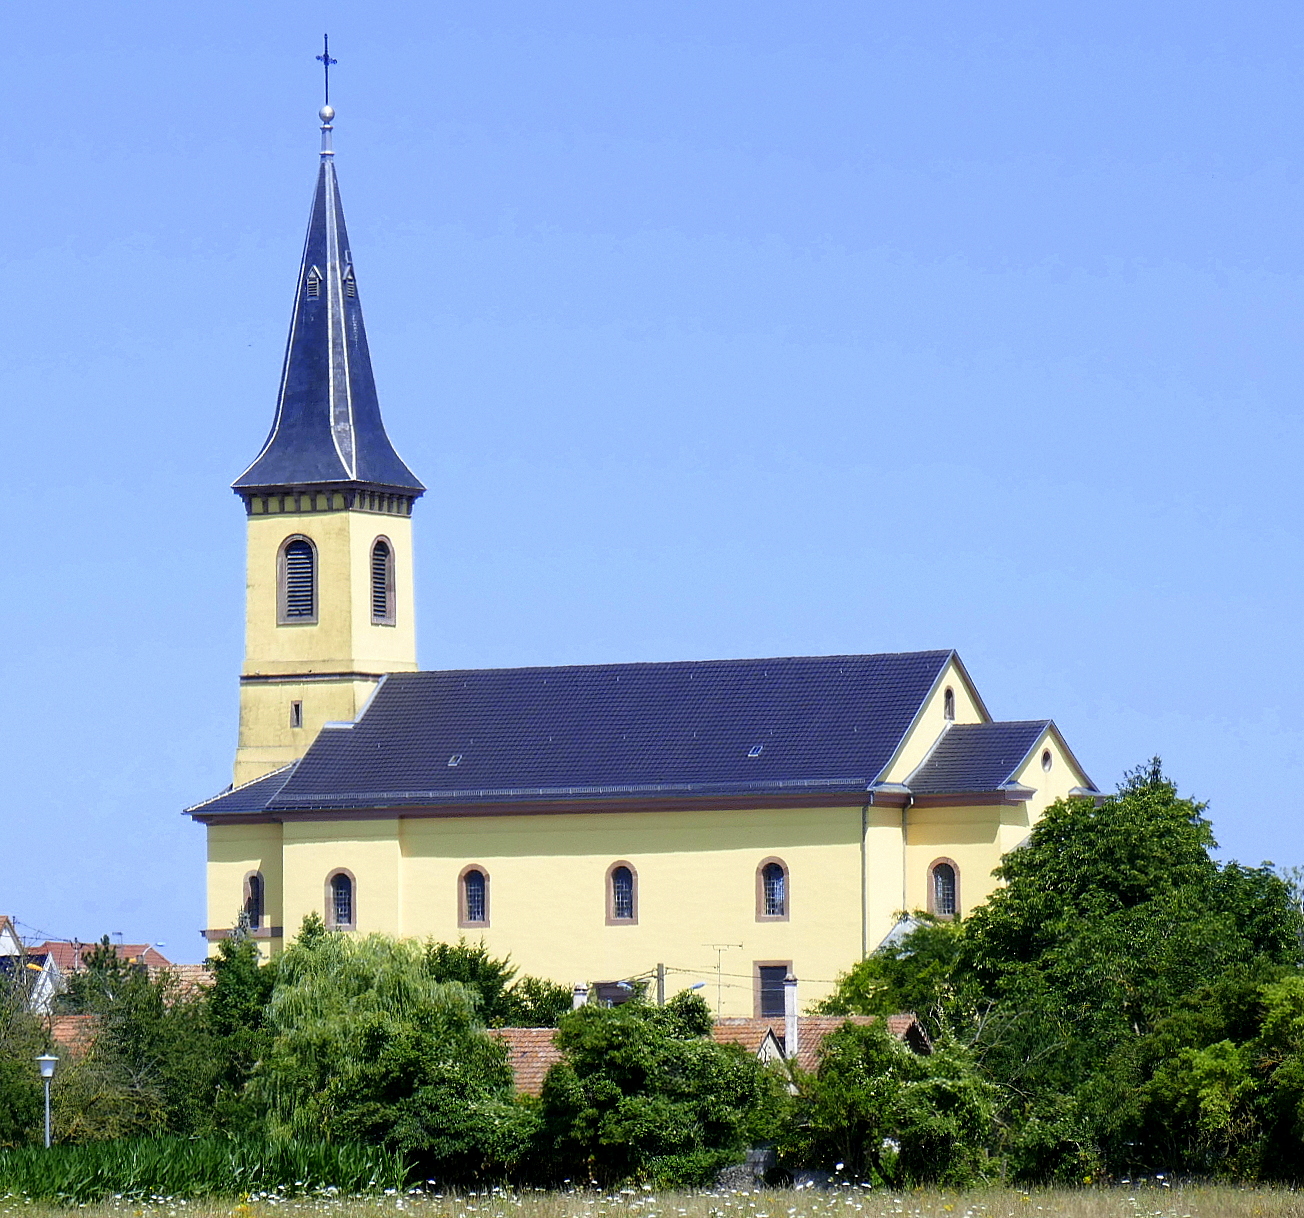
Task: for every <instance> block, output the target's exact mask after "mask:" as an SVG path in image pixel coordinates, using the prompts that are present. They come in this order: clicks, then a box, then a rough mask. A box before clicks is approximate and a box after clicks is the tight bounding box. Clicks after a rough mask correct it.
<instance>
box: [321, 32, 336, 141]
mask: <svg viewBox="0 0 1304 1218" xmlns="http://www.w3.org/2000/svg"><path fill="white" fill-rule="evenodd" d="M317 59H318V60H319V61H320V63H321V72H322V76H323V78H324V79H323V89H324V92H325V99H326V101H325V105H323V106H322V108H321V109H320V110H318V111H317V117H318V118H320V119H321V154H322V157H323V158H325V157H328V156H329V157H333V156H334V155H335V151H334V149H333V148H332V147H331V119H333V118H334V117H335V111H334V110H332V109H331V68H332V67H333V66H334V65H335V64H337V63H339V60H338V59H332V58H331V43H330V35H329V34H323V35H322V36H321V54H320V55H318V56H317Z"/></svg>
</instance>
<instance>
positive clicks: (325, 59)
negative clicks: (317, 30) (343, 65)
mask: <svg viewBox="0 0 1304 1218" xmlns="http://www.w3.org/2000/svg"><path fill="white" fill-rule="evenodd" d="M317 59H318V61H319V62H320V63H321V70H322V76H323V77H324V78H325V80H324V84H325V90H326V97H325V104H326V105H328V106H329V105H330V104H331V68H332V67H333V66H334V65H335V64H337V63H339V60H338V59H332V58H331V44H330V35H329V34H323V35H322V36H321V54H320V55H318V56H317Z"/></svg>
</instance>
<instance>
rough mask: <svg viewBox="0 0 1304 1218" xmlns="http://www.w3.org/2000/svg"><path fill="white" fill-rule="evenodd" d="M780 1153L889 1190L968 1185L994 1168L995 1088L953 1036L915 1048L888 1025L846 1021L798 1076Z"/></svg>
mask: <svg viewBox="0 0 1304 1218" xmlns="http://www.w3.org/2000/svg"><path fill="white" fill-rule="evenodd" d="M796 1077H797V1094H796V1096H795V1098H794V1100H793V1101H792V1109H791V1117H790V1122H789V1128H788V1133H787V1135H786V1138H785V1139H784V1142H783V1146H782V1150H783V1156H784V1158H785V1160H786V1161H788V1162H789V1163H795V1164H799V1165H802V1166H806V1167H819V1168H822V1169H824V1170H826V1171H837V1172H844V1173H845V1174H846V1176H847V1177H848V1178H850V1179H852V1180H862V1181H870V1182H873V1183H878V1184H884V1185H887V1186H888V1187H889V1188H905V1187H909V1186H916V1185H926V1184H942V1185H948V1186H960V1185H966V1184H972V1183H974V1182H976V1181H978V1180H981V1179H982V1178H984V1176H986V1175H987V1174H988V1173H989V1172H990V1171H991V1168H990V1166H989V1161H988V1146H989V1144H990V1142H991V1141H992V1135H993V1120H994V1115H995V1098H996V1089H995V1087H993V1086H992V1084H991V1083H990V1082H988V1081H987V1080H985V1079H984V1078H983V1077H982V1076H981V1075H980V1073H979V1072H978V1070H977V1068H976V1067H975V1064H974V1061H973V1059H972V1056H971V1054H970V1053H969V1051H968V1050H966V1049H964V1048H962V1047H961V1046H959V1045H956V1044H947V1045H944V1046H942V1047H939V1048H936V1049H935V1050H934V1052H933V1053H932V1054H931V1055H928V1056H919V1055H917V1054H915V1053H913V1052H912V1051H911V1050H910V1049H909V1048H907V1047H906V1046H905V1045H903V1044H902V1043H901V1042H900V1041H898V1040H897V1039H896V1038H895V1037H894V1036H892V1035H891V1033H889V1032H888V1030H887V1027H886V1024H885V1023H884V1022H882V1021H876V1022H874V1023H872V1024H852V1023H847V1024H844V1025H843V1026H842V1027H841V1028H839V1029H838V1030H837V1031H835V1032H833V1033H832V1034H831V1035H830V1036H828V1037H826V1038H825V1041H824V1043H823V1045H822V1046H821V1047H820V1060H819V1065H818V1067H817V1068H816V1071H815V1073H814V1074H809V1075H807V1074H802V1073H800V1072H798V1074H797V1076H796Z"/></svg>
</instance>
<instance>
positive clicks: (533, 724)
mask: <svg viewBox="0 0 1304 1218" xmlns="http://www.w3.org/2000/svg"><path fill="white" fill-rule="evenodd" d="M953 655H954V653H953V652H950V651H921V652H906V653H901V654H894V655H869V656H806V657H789V658H782V659H767V660H706V661H690V662H680V663H667V664H595V665H585V666H576V667H566V668H495V669H477V670H469V671H453V672H418V673H395V674H391V675H389V676H388V677H386V678H385V679H384V681H383V682H382V684H381V685H380V687H379V689H378V690H377V692H376V694H375V696H374V697H373V698H372V700H371V702H370V704H369V705H368V707H367V709H366V711H365V712H364V713H363V714H362V716H361V717H360V718H359V719H358V721H357V722H356V723H355V724H352V725H341V726H337V727H330V728H326V729H324V730H323V731H322V732H321V733H320V735H318V737H317V739H316V740H315V741H314V742H313V745H312V747H311V748H310V749H309V750H308V752H307V754H306V755H305V756H304V757H303V758H302V760H300V761H299V762H298V763H297V764H296V765H295V766H293V767H287V768H286V769H285V770H281V771H278V772H277V773H276V774H273V775H268V776H267V777H265V778H262V779H259V780H258V781H257V782H254V783H249V784H247V785H245V786H243V787H240V788H237V789H236V790H234V791H230V792H227V793H226V794H224V795H220V796H218V797H216V798H215V799H211V800H209V801H207V802H206V803H203V804H200V805H197V806H196V807H195V808H193V809H190V811H192V812H195V813H196V814H198V815H200V816H204V815H207V814H216V813H226V812H228V811H229V812H256V811H266V812H278V811H293V810H309V809H330V808H341V809H345V808H389V807H393V808H402V807H416V806H430V805H436V806H437V805H439V804H454V803H456V804H468V803H476V804H486V803H490V804H492V803H498V804H504V803H506V804H510V803H513V802H521V801H526V800H541V799H542V800H546V799H558V800H562V799H564V800H567V801H578V800H584V799H594V798H608V799H610V798H621V797H625V798H638V797H656V796H684V795H688V796H693V795H697V796H703V797H706V796H711V795H748V794H761V793H771V794H773V793H790V794H804V793H812V794H814V793H837V792H842V791H846V792H848V793H851V792H856V791H864V790H865V788H866V787H867V786H869V785H870V784H871V783H873V782H874V781H875V780H876V779H877V778H878V777H879V775H880V773H881V772H882V771H883V769H884V767H885V766H886V765H887V764H888V762H889V761H890V760H891V758H892V755H893V753H894V752H895V750H896V748H897V747H898V745H899V744H900V743H901V741H902V739H903V738H904V736H905V735H906V732H907V730H908V729H909V727H910V725H911V723H912V722H913V721H914V718H915V716H916V714H917V713H918V712H919V710H920V708H921V707H922V705H923V703H924V701H925V699H926V698H927V696H928V694H929V692H930V691H931V690H932V689H933V687H934V685H935V684H936V682H937V680H938V679H939V677H940V676H941V674H942V672H943V670H944V669H945V667H946V665H947V663H948V662H949V661H950V659H951V658H952V656H953Z"/></svg>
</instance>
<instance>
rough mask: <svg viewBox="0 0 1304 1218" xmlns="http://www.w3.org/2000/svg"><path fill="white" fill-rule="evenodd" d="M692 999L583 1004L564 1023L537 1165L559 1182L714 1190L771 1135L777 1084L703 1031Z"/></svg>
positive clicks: (705, 1026)
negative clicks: (721, 1175) (638, 1182)
mask: <svg viewBox="0 0 1304 1218" xmlns="http://www.w3.org/2000/svg"><path fill="white" fill-rule="evenodd" d="M710 1028H711V1015H710V1011H709V1009H708V1008H707V1006H706V1004H705V1003H704V1002H703V1001H702V1000H701V998H699V997H697V996H696V995H694V994H688V993H683V994H680V995H678V996H676V997H675V998H673V999H672V1000H671V1001H670V1002H669V1003H668V1004H667V1005H666V1006H665V1007H664V1008H658V1007H652V1006H647V1005H645V1004H644V1003H642V1002H628V1003H626V1004H625V1005H623V1006H620V1007H615V1008H603V1007H596V1006H586V1007H582V1008H581V1009H579V1010H578V1011H574V1012H572V1013H571V1014H569V1015H567V1016H566V1017H565V1018H564V1019H563V1020H562V1021H561V1030H560V1032H559V1034H558V1037H557V1043H558V1045H559V1046H560V1048H561V1049H562V1050H563V1051H564V1052H565V1054H566V1057H565V1060H564V1061H562V1062H560V1063H558V1064H557V1065H556V1066H554V1067H553V1068H552V1069H551V1070H550V1071H549V1072H548V1076H547V1078H546V1079H545V1080H544V1085H543V1098H542V1103H541V1117H542V1130H541V1136H540V1152H539V1161H540V1162H541V1163H544V1164H546V1165H547V1167H548V1169H549V1170H550V1173H551V1177H552V1179H553V1180H559V1179H571V1180H575V1181H588V1180H596V1181H598V1182H599V1183H601V1184H604V1185H610V1184H613V1183H616V1182H618V1181H622V1180H626V1179H630V1178H638V1179H645V1180H648V1181H650V1182H652V1183H654V1184H657V1185H660V1186H664V1187H691V1186H695V1185H701V1184H707V1183H709V1182H710V1181H711V1180H712V1179H713V1178H714V1176H715V1175H716V1173H717V1172H718V1171H719V1170H720V1169H721V1168H722V1167H725V1166H728V1165H729V1164H732V1163H738V1162H741V1161H742V1158H743V1155H744V1152H745V1150H746V1148H747V1146H748V1145H749V1144H751V1142H753V1141H754V1140H756V1139H757V1138H759V1137H763V1136H765V1135H766V1134H767V1133H769V1132H770V1126H771V1124H772V1121H773V1118H774V1114H775V1111H776V1107H777V1085H776V1083H777V1080H776V1079H775V1078H774V1077H773V1076H771V1075H770V1074H768V1073H767V1072H766V1071H765V1069H764V1068H763V1067H762V1066H761V1065H760V1064H759V1063H758V1062H757V1061H756V1059H755V1058H754V1057H752V1056H751V1055H750V1054H748V1053H746V1052H745V1051H744V1050H742V1049H740V1048H739V1047H738V1046H737V1045H718V1044H716V1043H715V1042H714V1041H712V1040H710V1039H709V1038H708V1036H707V1033H709V1032H710Z"/></svg>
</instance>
